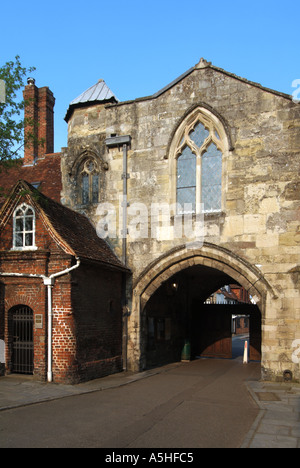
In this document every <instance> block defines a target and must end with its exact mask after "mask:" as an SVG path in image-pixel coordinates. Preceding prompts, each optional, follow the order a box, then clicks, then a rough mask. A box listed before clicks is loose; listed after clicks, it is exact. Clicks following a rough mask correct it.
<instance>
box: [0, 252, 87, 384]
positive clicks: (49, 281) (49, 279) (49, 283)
mask: <svg viewBox="0 0 300 468" xmlns="http://www.w3.org/2000/svg"><path fill="white" fill-rule="evenodd" d="M79 266H80V259H79V258H78V257H76V265H73V266H72V267H70V268H67V269H65V270H63V271H59V272H57V273H53V274H52V275H50V276H49V277H47V276H45V275H34V274H32V275H31V274H30V273H0V276H7V277H15V278H39V279H42V280H43V282H44V285H45V286H47V293H48V294H47V296H48V307H47V309H48V370H47V381H48V382H52V380H53V373H52V316H53V312H52V310H53V308H52V288H53V286H54V282H55V278H58V277H59V276H64V275H67V274H68V273H70V272H71V271H73V270H75V269H76V268H78V267H79Z"/></svg>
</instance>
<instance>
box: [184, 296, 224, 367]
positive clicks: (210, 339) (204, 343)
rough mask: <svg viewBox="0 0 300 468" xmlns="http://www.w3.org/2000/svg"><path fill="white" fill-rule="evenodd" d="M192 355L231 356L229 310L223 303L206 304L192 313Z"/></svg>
mask: <svg viewBox="0 0 300 468" xmlns="http://www.w3.org/2000/svg"><path fill="white" fill-rule="evenodd" d="M192 350H193V355H194V357H196V356H201V357H214V358H226V359H231V358H232V339H231V312H230V311H228V308H227V307H226V306H223V305H219V306H215V305H207V306H204V307H201V310H199V312H197V313H196V312H195V313H194V320H193V334H192Z"/></svg>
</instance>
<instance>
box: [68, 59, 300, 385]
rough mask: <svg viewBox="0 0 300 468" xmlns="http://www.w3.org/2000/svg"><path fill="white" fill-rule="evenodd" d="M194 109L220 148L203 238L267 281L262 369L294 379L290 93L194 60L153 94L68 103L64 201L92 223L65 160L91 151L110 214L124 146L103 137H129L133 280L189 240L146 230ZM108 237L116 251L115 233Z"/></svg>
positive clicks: (296, 235) (298, 159)
mask: <svg viewBox="0 0 300 468" xmlns="http://www.w3.org/2000/svg"><path fill="white" fill-rule="evenodd" d="M197 109H199V110H200V111H201V110H203V111H204V112H205V113H206V114H207V115H208V116H211V118H212V119H213V120H214V121H215V122H216V125H218V126H219V128H220V131H221V132H222V138H223V140H224V148H225V150H224V152H223V176H222V177H223V179H222V188H223V196H222V211H221V212H218V213H214V214H206V215H205V217H204V240H205V242H206V243H207V244H209V245H212V246H216V247H218V248H222V249H225V250H226V252H227V251H228V252H230V253H231V255H232V256H233V257H234V256H236V257H237V258H239V259H241V262H242V263H243V262H245V264H246V265H248V266H251V267H252V268H253V269H255V271H256V272H257V278H261V281H263V282H265V283H266V284H268V285H269V287H268V288H266V290H265V292H264V293H263V294H262V296H261V297H260V298H259V304H260V310H261V313H262V336H263V338H262V340H263V341H262V367H263V370H264V376H265V378H272V379H274V378H278V379H280V378H281V376H282V373H283V371H284V370H285V369H291V370H292V371H293V374H294V377H295V378H296V379H298V380H299V379H300V373H299V364H297V363H296V362H293V359H292V353H293V344H294V341H295V340H296V339H299V338H300V325H299V324H300V321H299V319H300V297H299V258H300V230H299V219H300V208H299V199H300V184H299V170H300V131H299V129H300V106H299V105H298V104H295V103H294V102H293V101H292V100H291V98H290V97H288V96H286V95H284V94H281V93H278V92H275V91H272V90H268V89H265V88H263V87H261V86H260V85H257V84H255V83H251V82H248V81H247V80H244V79H241V78H239V77H236V76H234V75H232V74H230V73H227V72H225V71H223V70H220V69H218V68H216V67H213V66H210V64H207V63H206V62H205V61H201V62H200V63H199V64H198V65H197V66H195V67H194V68H193V69H192V70H190V71H189V72H188V73H186V74H185V75H184V76H183V77H181V78H179V79H178V80H176V81H175V82H173V83H172V85H170V86H169V87H167V88H165V89H164V90H163V91H162V92H159V93H157V94H156V95H154V96H152V97H148V98H141V99H137V100H135V101H130V102H124V103H119V104H117V105H110V106H106V107H105V106H104V105H102V104H101V103H99V105H94V106H92V107H90V108H84V109H82V108H81V109H76V110H75V111H74V113H73V116H72V118H71V119H70V121H69V140H68V148H66V149H64V153H63V162H62V164H63V177H64V189H63V197H62V198H63V202H64V203H66V204H67V205H69V206H70V207H72V208H75V209H77V210H79V211H82V212H85V213H86V214H87V215H88V216H89V217H90V218H91V219H92V221H93V222H94V224H95V225H97V222H98V221H99V217H97V206H88V207H86V206H78V205H76V203H75V202H74V200H75V199H76V197H75V193H76V190H77V188H76V177H75V175H74V174H75V172H74V170H73V172H72V168H74V167H75V166H76V160H77V159H78V158H79V157H80V155H81V154H82V153H83V152H84V151H91V152H92V153H93V154H94V155H95V156H96V157H97V158H99V159H101V160H102V161H103V162H104V163H105V164H106V165H107V169H108V170H106V171H105V175H104V178H105V191H104V193H103V194H102V195H101V196H102V200H103V201H107V202H110V203H112V204H113V205H114V206H115V209H116V213H117V215H118V214H119V209H120V197H121V196H122V187H123V181H122V172H123V165H122V149H121V148H114V149H109V150H108V148H107V147H106V145H105V138H108V137H110V136H111V135H112V134H117V135H130V136H131V137H132V143H131V148H130V149H129V152H128V173H129V174H130V179H129V180H128V201H129V203H130V205H131V208H130V207H129V208H128V213H129V222H131V221H132V220H133V218H134V215H137V212H134V209H133V208H132V205H134V204H135V203H142V204H143V205H144V206H146V207H147V208H148V213H146V215H145V216H144V218H141V216H140V218H139V222H140V228H146V231H145V232H148V235H147V236H146V235H143V237H142V238H140V239H136V238H134V239H131V238H130V236H129V238H128V263H129V266H130V268H131V269H132V272H133V283H134V284H136V285H137V286H138V284H139V280H140V278H142V277H143V276H144V272H145V270H146V269H147V268H149V266H151V265H153V264H154V263H155V262H159V259H160V258H161V257H162V256H164V255H165V256H166V255H168V253H169V252H171V251H172V250H173V249H176V248H181V247H182V246H184V245H186V243H187V240H188V239H183V238H177V239H172V237H170V238H168V236H163V235H161V236H160V237H159V236H154V237H151V229H150V227H151V220H150V219H149V216H150V214H151V203H160V204H161V203H165V202H167V203H173V202H174V183H175V182H174V180H175V177H176V172H175V171H174V167H176V160H175V158H174V154H173V149H174V144H173V143H174V139H176V137H177V136H178V134H179V133H178V132H179V130H180V128H181V127H180V126H181V125H183V123H184V121H185V120H184V119H187V118H188V116H189V115H190V114H191V113H192V112H194V111H195V110H197ZM175 185H176V184H175ZM134 207H135V208H136V205H134ZM130 215H131V216H130ZM147 215H148V216H147ZM172 219H173V222H174V217H173V218H172V217H171V221H170V222H171V224H172ZM118 220H119V218H118V216H117V221H118ZM147 227H148V228H147ZM119 237H120V236H119ZM111 243H112V245H113V246H114V247H115V249H116V252H117V253H118V254H119V255H120V252H121V250H120V247H121V242H120V239H119V238H116V239H112V240H111ZM220 256H221V253H220ZM248 266H247V268H245V271H247V269H248ZM152 271H155V268H154V269H153V270H152ZM153 274H154V273H153ZM234 279H235V280H236V281H238V280H239V278H238V277H237V276H236V277H235V278H234ZM151 281H152V279H151V278H150V277H149V283H151ZM256 281H260V279H257V280H256ZM137 290H138V287H137V289H136V290H135V291H134V293H135V294H137V292H136V291H137ZM138 294H139V293H138ZM133 298H134V300H133V303H132V313H131V317H130V320H129V333H130V339H129V350H128V352H129V361H130V363H131V366H132V367H133V368H137V367H138V366H139V363H138V356H139V352H140V342H139V330H140V320H141V319H140V316H141V310H139V308H138V306H136V304H137V303H138V301H137V300H136V299H135V296H133ZM294 361H295V359H294Z"/></svg>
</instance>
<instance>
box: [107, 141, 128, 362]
mask: <svg viewBox="0 0 300 468" xmlns="http://www.w3.org/2000/svg"><path fill="white" fill-rule="evenodd" d="M105 143H106V146H107V147H108V148H119V150H120V148H121V147H122V149H123V173H122V179H123V200H122V208H123V223H122V232H121V234H122V261H123V264H124V265H125V266H127V235H128V232H127V207H128V206H129V203H128V200H127V180H128V179H129V178H130V175H129V174H128V172H127V166H128V148H129V147H130V145H131V136H130V135H125V136H116V135H112V136H111V137H110V138H107V139H106V140H105ZM122 290H123V291H122V296H123V297H122V304H123V307H122V309H123V350H122V353H123V370H124V371H127V347H128V316H129V311H128V307H127V297H126V276H125V275H124V281H123V288H122Z"/></svg>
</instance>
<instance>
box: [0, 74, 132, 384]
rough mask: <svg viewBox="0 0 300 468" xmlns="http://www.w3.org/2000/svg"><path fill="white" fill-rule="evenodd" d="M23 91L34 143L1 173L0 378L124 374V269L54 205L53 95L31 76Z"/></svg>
mask: <svg viewBox="0 0 300 468" xmlns="http://www.w3.org/2000/svg"><path fill="white" fill-rule="evenodd" d="M23 94H24V100H25V103H26V106H25V139H26V137H27V135H28V133H29V132H31V133H33V134H34V136H35V144H33V145H31V146H30V145H26V146H25V152H24V158H23V159H22V160H20V161H17V162H16V164H15V165H13V166H12V167H11V168H9V169H7V168H4V167H3V168H1V171H0V187H1V190H2V192H1V198H0V207H1V211H0V345H1V347H0V351H1V352H0V375H1V374H2V375H3V374H4V373H6V374H7V373H11V372H16V373H24V374H34V375H35V376H37V377H38V378H40V379H41V380H46V379H47V380H48V381H52V380H53V381H55V382H64V383H76V382H80V381H84V380H89V379H93V378H97V377H102V376H104V375H107V374H111V373H114V372H118V371H121V370H122V304H123V284H125V282H124V278H123V277H124V275H126V274H127V273H128V270H126V269H125V268H124V267H123V265H122V264H121V263H120V262H119V260H118V259H117V257H116V256H115V255H114V254H113V253H112V251H111V249H110V248H109V247H108V245H107V244H106V242H105V241H103V240H101V239H100V238H98V236H97V234H96V231H95V229H94V227H93V226H92V225H91V224H90V222H89V221H88V219H87V218H86V217H85V216H83V215H80V214H78V213H75V212H74V211H71V210H69V209H68V208H65V207H64V206H62V205H61V204H60V200H61V190H62V177H61V154H60V153H53V148H54V134H53V108H54V103H55V99H54V97H53V94H52V92H51V91H50V90H49V88H47V87H43V88H37V87H36V85H35V82H34V80H32V79H29V80H28V85H27V86H26V87H25V90H24V93H23ZM25 181H27V182H25Z"/></svg>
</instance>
